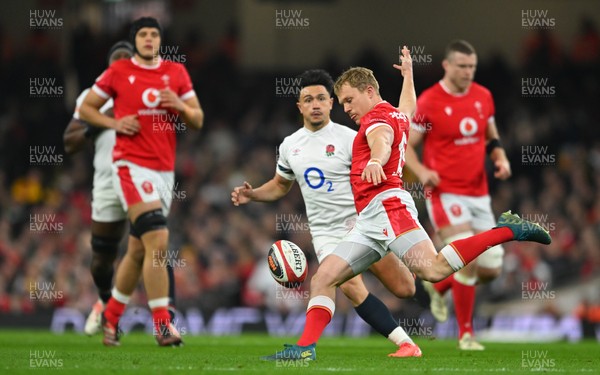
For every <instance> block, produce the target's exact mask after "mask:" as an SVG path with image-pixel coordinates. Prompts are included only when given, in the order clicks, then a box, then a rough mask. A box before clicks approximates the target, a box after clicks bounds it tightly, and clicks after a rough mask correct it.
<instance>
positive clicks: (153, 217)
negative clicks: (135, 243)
mask: <svg viewBox="0 0 600 375" xmlns="http://www.w3.org/2000/svg"><path fill="white" fill-rule="evenodd" d="M166 227H167V218H166V217H165V215H163V213H162V210H161V209H156V210H152V211H148V212H144V213H143V214H141V215H140V216H138V218H137V219H136V221H135V223H134V224H133V225H132V227H131V228H132V230H131V231H130V232H131V233H132V235H134V236H135V237H138V238H140V237H142V236H143V235H144V234H145V233H147V232H151V231H153V230H159V229H165V228H166ZM134 233H135V234H134Z"/></svg>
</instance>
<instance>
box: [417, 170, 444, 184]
mask: <svg viewBox="0 0 600 375" xmlns="http://www.w3.org/2000/svg"><path fill="white" fill-rule="evenodd" d="M417 177H418V178H419V181H421V183H422V184H423V186H431V187H434V186H437V185H439V183H440V175H439V174H438V173H437V172H436V171H434V170H433V169H429V168H424V169H423V171H422V172H421V173H420V174H418V175H417Z"/></svg>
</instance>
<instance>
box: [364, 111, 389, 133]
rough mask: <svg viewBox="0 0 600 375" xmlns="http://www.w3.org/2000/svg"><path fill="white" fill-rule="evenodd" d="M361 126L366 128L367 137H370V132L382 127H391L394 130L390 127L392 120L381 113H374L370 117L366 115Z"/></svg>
mask: <svg viewBox="0 0 600 375" xmlns="http://www.w3.org/2000/svg"><path fill="white" fill-rule="evenodd" d="M360 126H364V127H365V135H369V133H370V132H372V131H373V130H375V129H377V128H378V127H380V126H389V127H390V128H391V129H392V130H393V129H394V128H392V125H390V119H389V118H386V116H385V115H384V114H383V113H382V112H381V111H377V112H372V113H369V114H368V115H365V116H364V117H363V118H362V119H361V121H360Z"/></svg>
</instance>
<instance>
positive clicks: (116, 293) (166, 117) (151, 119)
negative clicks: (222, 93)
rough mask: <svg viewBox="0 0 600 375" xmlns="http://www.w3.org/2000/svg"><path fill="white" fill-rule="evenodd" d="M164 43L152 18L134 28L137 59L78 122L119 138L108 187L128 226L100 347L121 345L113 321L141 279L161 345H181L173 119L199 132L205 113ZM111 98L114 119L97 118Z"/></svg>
mask: <svg viewBox="0 0 600 375" xmlns="http://www.w3.org/2000/svg"><path fill="white" fill-rule="evenodd" d="M161 37H162V35H161V27H160V25H159V23H158V21H157V20H156V19H154V18H150V17H142V18H139V19H137V20H136V21H134V22H133V24H132V26H131V29H130V39H131V41H132V44H133V45H134V52H135V54H134V57H133V58H132V59H131V60H122V61H118V62H116V63H114V64H113V65H111V66H110V67H109V68H108V69H107V70H106V71H105V72H104V73H102V75H101V76H100V77H99V78H98V79H97V80H96V84H95V85H94V86H93V87H92V90H91V91H90V92H89V94H88V95H87V96H86V98H85V100H84V102H83V104H82V106H81V109H80V114H81V117H82V119H83V120H85V121H88V122H90V123H92V124H96V125H98V126H102V127H106V128H110V129H114V130H116V132H117V137H116V143H115V147H114V151H113V161H114V164H113V172H114V173H113V181H114V185H115V189H116V190H117V193H118V195H119V198H120V200H121V203H122V204H123V206H124V207H125V208H126V209H127V216H128V218H129V220H130V221H131V222H132V223H133V224H132V226H131V231H132V234H133V235H132V236H130V237H129V244H128V250H127V254H126V256H125V257H124V259H123V261H122V262H121V264H120V265H119V268H118V270H117V277H116V282H115V288H114V289H113V291H112V297H111V298H110V300H109V302H108V304H107V306H106V309H105V311H104V313H103V329H104V339H103V342H104V344H105V345H109V346H113V345H119V330H118V322H119V319H120V317H121V315H122V314H123V312H124V310H125V306H126V305H127V303H128V302H129V300H130V297H131V294H132V293H133V290H134V288H135V285H136V284H137V282H138V281H139V276H140V274H142V275H143V280H144V286H145V289H146V294H147V296H148V306H149V307H150V309H151V310H152V320H153V325H154V328H155V334H156V336H155V337H156V340H157V342H158V344H159V345H161V346H174V345H179V344H181V337H180V334H179V332H178V331H177V329H176V328H175V326H174V325H173V324H172V323H171V322H170V317H169V312H168V304H169V299H168V289H169V282H168V276H167V271H166V263H167V262H166V259H167V247H168V240H169V237H168V234H169V232H168V229H167V219H166V216H167V215H168V212H169V208H170V205H171V200H172V189H173V183H174V172H173V170H174V163H175V145H176V138H175V126H176V121H177V117H178V118H180V119H181V120H182V122H184V123H185V124H186V125H187V126H188V127H191V128H194V129H200V128H201V127H202V124H203V121H204V113H203V111H202V109H201V108H200V103H199V101H198V99H197V97H196V93H195V92H194V89H193V87H192V83H191V81H190V78H189V74H188V72H187V70H186V69H185V67H184V66H183V65H182V64H179V63H175V62H170V61H163V60H162V59H161V58H160V55H159V51H160V45H161ZM111 97H112V98H113V99H114V104H115V105H114V115H115V116H114V118H112V117H109V116H106V115H103V114H102V113H100V111H99V109H100V108H101V107H102V105H104V103H105V102H106V101H107V100H108V99H109V98H111ZM136 237H137V238H139V239H140V240H138V239H137V238H136Z"/></svg>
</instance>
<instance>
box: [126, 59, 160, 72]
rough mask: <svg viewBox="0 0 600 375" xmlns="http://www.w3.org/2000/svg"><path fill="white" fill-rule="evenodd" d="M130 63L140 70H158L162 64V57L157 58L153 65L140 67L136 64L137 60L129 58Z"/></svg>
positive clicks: (140, 65)
mask: <svg viewBox="0 0 600 375" xmlns="http://www.w3.org/2000/svg"><path fill="white" fill-rule="evenodd" d="M131 62H132V63H133V65H135V66H139V67H140V68H142V69H149V70H152V69H158V68H159V67H160V65H161V64H162V62H163V59H162V57H160V56H158V61H157V62H156V64H154V65H142V64H140V63H139V62H137V60H136V59H135V57H132V58H131Z"/></svg>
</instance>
